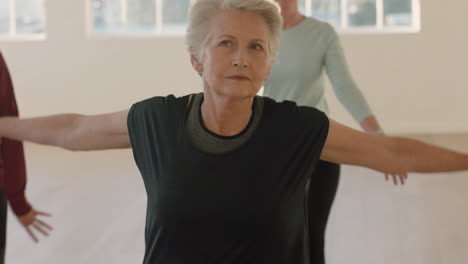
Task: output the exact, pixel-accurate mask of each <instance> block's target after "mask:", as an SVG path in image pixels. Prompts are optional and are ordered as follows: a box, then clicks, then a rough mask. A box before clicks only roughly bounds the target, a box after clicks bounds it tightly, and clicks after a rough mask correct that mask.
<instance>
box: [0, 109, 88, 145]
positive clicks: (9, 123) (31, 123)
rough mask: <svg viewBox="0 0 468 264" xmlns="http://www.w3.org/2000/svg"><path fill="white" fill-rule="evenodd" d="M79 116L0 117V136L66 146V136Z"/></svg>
mask: <svg viewBox="0 0 468 264" xmlns="http://www.w3.org/2000/svg"><path fill="white" fill-rule="evenodd" d="M79 118H80V115H77V114H62V115H54V116H47V117H38V118H29V119H19V118H16V117H2V118H0V136H1V137H5V138H9V139H13V140H19V141H30V142H34V143H38V144H43V145H52V146H59V147H62V148H67V136H69V135H70V134H71V131H73V127H74V126H75V123H76V122H77V120H78V119H79Z"/></svg>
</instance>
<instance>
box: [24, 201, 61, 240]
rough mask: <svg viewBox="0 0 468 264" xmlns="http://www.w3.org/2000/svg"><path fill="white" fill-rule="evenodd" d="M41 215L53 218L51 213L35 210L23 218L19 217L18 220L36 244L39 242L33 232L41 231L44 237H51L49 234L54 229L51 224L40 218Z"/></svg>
mask: <svg viewBox="0 0 468 264" xmlns="http://www.w3.org/2000/svg"><path fill="white" fill-rule="evenodd" d="M40 215H41V216H49V217H50V216H51V214H49V213H45V212H41V211H36V210H34V209H31V210H30V211H29V212H27V213H26V214H24V215H22V216H18V220H19V221H20V223H21V224H22V225H23V226H24V228H25V229H26V231H27V232H28V234H29V236H30V237H31V238H32V240H34V242H36V243H37V242H39V240H38V239H37V236H36V235H35V234H34V232H33V230H34V229H35V231H36V232H37V231H39V232H40V233H42V234H43V235H44V236H49V232H50V231H52V229H53V228H52V227H51V226H50V225H49V224H47V223H46V222H44V221H42V220H40V219H39V218H38V216H40Z"/></svg>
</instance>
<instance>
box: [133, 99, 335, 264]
mask: <svg viewBox="0 0 468 264" xmlns="http://www.w3.org/2000/svg"><path fill="white" fill-rule="evenodd" d="M188 99H189V97H188V96H184V97H180V98H176V97H174V96H168V97H154V98H151V99H147V100H145V101H142V102H139V103H137V104H134V105H133V106H132V108H131V109H130V112H129V116H128V128H129V135H130V139H131V143H132V148H133V154H134V157H135V161H136V164H137V166H138V168H139V170H140V172H141V174H142V176H143V181H144V184H145V188H146V192H147V196H148V201H147V202H148V204H147V216H146V230H145V240H146V250H145V257H144V263H145V264H160V263H161V264H211V263H212V264H219V263H225V264H231V263H232V264H234V263H236V264H237V263H242V264H248V263H255V264H259V263H269V264H275V263H278V264H280V263H281V264H283V263H284V264H296V263H297V264H304V263H307V261H308V249H307V247H308V244H307V241H308V239H307V232H306V230H307V223H306V214H305V202H304V197H305V195H306V191H305V185H306V183H307V180H308V178H309V177H310V176H311V175H312V172H313V170H314V167H315V164H316V163H317V161H318V160H319V157H320V153H321V151H322V148H323V144H324V142H325V139H326V136H327V134H328V119H327V117H326V116H325V114H323V113H322V112H320V111H318V110H316V109H314V108H310V107H298V106H296V104H295V103H292V102H283V103H276V102H275V101H273V100H271V99H269V98H264V99H265V100H264V109H263V112H262V116H261V120H260V123H259V124H258V126H257V128H256V129H255V132H254V133H253V134H252V136H251V137H250V139H249V140H248V141H247V142H246V143H244V144H242V145H241V146H239V147H238V148H237V149H234V150H232V151H230V152H228V153H223V154H209V153H206V152H203V151H200V150H199V149H197V148H196V147H195V146H194V145H193V144H192V143H191V141H190V137H189V136H188V135H187V130H186V127H185V126H186V115H187V105H188Z"/></svg>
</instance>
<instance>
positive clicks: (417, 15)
mask: <svg viewBox="0 0 468 264" xmlns="http://www.w3.org/2000/svg"><path fill="white" fill-rule="evenodd" d="M304 1H305V14H304V15H306V16H312V1H313V0H304ZM375 1H376V12H377V14H376V16H377V24H376V25H375V26H363V27H353V26H351V27H350V26H349V13H348V12H347V8H348V0H340V5H341V6H340V10H341V14H340V16H341V24H340V26H339V28H336V31H337V32H338V33H340V34H399V33H418V32H421V4H420V0H411V10H412V25H410V26H393V27H392V26H385V25H384V1H388V0H375ZM390 1H391V0H390Z"/></svg>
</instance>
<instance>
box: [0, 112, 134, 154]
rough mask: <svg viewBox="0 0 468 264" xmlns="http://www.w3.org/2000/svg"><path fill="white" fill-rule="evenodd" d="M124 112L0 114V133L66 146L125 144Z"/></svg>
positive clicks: (93, 147)
mask: <svg viewBox="0 0 468 264" xmlns="http://www.w3.org/2000/svg"><path fill="white" fill-rule="evenodd" d="M127 115H128V110H125V111H121V112H115V113H109V114H102V115H94V116H85V115H78V114H61V115H54V116H47V117H37V118H29V119H19V118H15V117H2V118H0V136H1V137H6V138H10V139H14V140H20V141H30V142H34V143H38V144H44V145H52V146H58V147H62V148H65V149H68V150H100V149H114V148H129V147H130V138H129V136H128V130H127Z"/></svg>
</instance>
